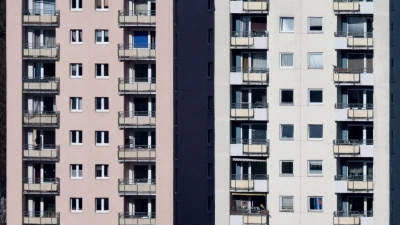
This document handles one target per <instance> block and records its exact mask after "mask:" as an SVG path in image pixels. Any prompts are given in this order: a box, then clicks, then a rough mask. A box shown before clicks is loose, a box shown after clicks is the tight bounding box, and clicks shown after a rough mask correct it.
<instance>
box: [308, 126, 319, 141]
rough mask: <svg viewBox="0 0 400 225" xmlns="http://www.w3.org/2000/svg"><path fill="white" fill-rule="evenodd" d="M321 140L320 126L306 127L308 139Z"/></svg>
mask: <svg viewBox="0 0 400 225" xmlns="http://www.w3.org/2000/svg"><path fill="white" fill-rule="evenodd" d="M322 138H323V126H322V125H311V124H310V125H308V139H309V140H313V139H319V140H321V139H322Z"/></svg>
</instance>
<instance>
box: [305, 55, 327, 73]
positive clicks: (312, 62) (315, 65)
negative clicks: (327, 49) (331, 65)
mask: <svg viewBox="0 0 400 225" xmlns="http://www.w3.org/2000/svg"><path fill="white" fill-rule="evenodd" d="M323 67H324V62H323V60H322V53H308V68H309V69H322V68H323Z"/></svg>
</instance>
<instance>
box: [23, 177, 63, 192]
mask: <svg viewBox="0 0 400 225" xmlns="http://www.w3.org/2000/svg"><path fill="white" fill-rule="evenodd" d="M24 194H47V195H49V194H50V195H58V194H60V179H59V178H25V179H24Z"/></svg>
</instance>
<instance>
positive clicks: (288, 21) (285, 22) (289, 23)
mask: <svg viewBox="0 0 400 225" xmlns="http://www.w3.org/2000/svg"><path fill="white" fill-rule="evenodd" d="M293 30H294V19H293V18H292V17H286V18H281V31H293Z"/></svg>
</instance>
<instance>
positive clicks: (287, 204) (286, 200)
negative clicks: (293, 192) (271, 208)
mask: <svg viewBox="0 0 400 225" xmlns="http://www.w3.org/2000/svg"><path fill="white" fill-rule="evenodd" d="M279 198H280V211H281V212H293V196H280V197H279Z"/></svg>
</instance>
